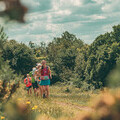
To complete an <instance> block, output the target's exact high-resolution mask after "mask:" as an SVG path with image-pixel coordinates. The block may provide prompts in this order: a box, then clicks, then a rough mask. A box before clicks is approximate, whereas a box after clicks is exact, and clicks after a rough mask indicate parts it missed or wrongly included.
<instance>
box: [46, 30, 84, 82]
mask: <svg viewBox="0 0 120 120" xmlns="http://www.w3.org/2000/svg"><path fill="white" fill-rule="evenodd" d="M83 45H84V44H83V42H82V41H81V40H80V39H77V38H76V36H75V35H73V34H70V33H69V32H67V31H66V32H64V33H63V34H62V36H61V37H58V38H54V40H53V41H52V42H51V43H49V44H48V47H47V51H48V53H47V56H48V57H47V58H48V61H49V62H52V63H53V71H54V72H55V76H57V77H59V80H60V81H62V82H68V81H70V79H71V75H73V70H74V67H75V59H76V56H77V54H78V49H80V48H82V47H83Z"/></svg>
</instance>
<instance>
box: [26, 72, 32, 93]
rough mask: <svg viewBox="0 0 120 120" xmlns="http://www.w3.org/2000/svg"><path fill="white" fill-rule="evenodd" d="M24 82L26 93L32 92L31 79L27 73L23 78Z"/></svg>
mask: <svg viewBox="0 0 120 120" xmlns="http://www.w3.org/2000/svg"><path fill="white" fill-rule="evenodd" d="M24 83H25V84H26V89H27V91H28V95H29V94H31V93H32V89H31V87H32V81H31V77H30V76H29V74H27V77H26V78H25V79H24Z"/></svg>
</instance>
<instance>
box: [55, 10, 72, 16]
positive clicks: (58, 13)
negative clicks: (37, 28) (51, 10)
mask: <svg viewBox="0 0 120 120" xmlns="http://www.w3.org/2000/svg"><path fill="white" fill-rule="evenodd" d="M55 14H56V15H63V16H65V15H70V14H71V11H70V10H59V11H57V12H55Z"/></svg>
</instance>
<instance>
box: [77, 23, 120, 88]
mask: <svg viewBox="0 0 120 120" xmlns="http://www.w3.org/2000/svg"><path fill="white" fill-rule="evenodd" d="M113 30H114V31H113V32H111V33H106V34H104V35H100V36H99V37H97V38H96V40H95V41H94V42H93V43H92V44H91V45H90V46H89V48H88V49H86V50H83V51H82V50H81V51H80V53H79V55H78V56H77V58H76V67H75V72H76V73H78V75H77V76H76V78H77V77H78V78H80V80H78V83H79V82H81V80H82V81H86V82H87V83H88V84H92V85H94V86H95V87H96V88H100V87H101V86H106V77H107V75H108V74H109V72H110V70H112V69H113V68H114V66H115V64H116V59H117V58H118V56H119V55H120V37H118V36H119V35H118V34H120V25H118V26H114V27H113ZM84 49H85V48H84Z"/></svg>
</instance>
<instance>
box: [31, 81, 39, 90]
mask: <svg viewBox="0 0 120 120" xmlns="http://www.w3.org/2000/svg"><path fill="white" fill-rule="evenodd" d="M32 86H33V89H35V88H36V89H37V88H39V87H38V83H37V81H35V83H32Z"/></svg>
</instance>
